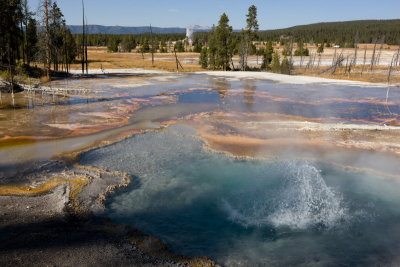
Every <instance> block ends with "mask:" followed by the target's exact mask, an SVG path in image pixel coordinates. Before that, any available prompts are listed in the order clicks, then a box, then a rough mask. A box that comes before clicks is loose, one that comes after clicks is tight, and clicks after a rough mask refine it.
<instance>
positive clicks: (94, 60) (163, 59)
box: [71, 47, 201, 72]
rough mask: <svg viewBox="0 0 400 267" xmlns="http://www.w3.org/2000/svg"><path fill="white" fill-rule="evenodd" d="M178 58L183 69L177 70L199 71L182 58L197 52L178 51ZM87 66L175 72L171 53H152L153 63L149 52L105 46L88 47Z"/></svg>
mask: <svg viewBox="0 0 400 267" xmlns="http://www.w3.org/2000/svg"><path fill="white" fill-rule="evenodd" d="M177 56H178V59H179V60H180V61H181V64H182V66H183V68H184V69H183V70H182V69H181V68H179V71H183V72H194V71H200V70H201V67H200V66H199V65H198V64H188V63H184V62H183V59H184V58H187V57H189V58H197V57H198V56H199V54H198V53H178V54H177ZM88 58H89V68H90V69H101V68H103V69H130V68H143V69H149V70H164V71H173V72H176V62H175V56H174V54H173V53H156V54H154V65H153V64H152V61H151V54H148V53H147V54H144V58H143V57H142V54H140V53H108V52H107V49H106V48H105V47H90V48H89V49H88ZM71 69H75V70H79V69H81V65H80V63H76V64H73V65H71Z"/></svg>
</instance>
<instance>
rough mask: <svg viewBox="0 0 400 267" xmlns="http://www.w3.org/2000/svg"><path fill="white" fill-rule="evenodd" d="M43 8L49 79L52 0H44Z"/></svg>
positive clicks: (48, 76)
mask: <svg viewBox="0 0 400 267" xmlns="http://www.w3.org/2000/svg"><path fill="white" fill-rule="evenodd" d="M42 8H43V22H44V46H45V57H46V58H45V62H46V63H45V69H46V76H47V79H50V68H51V40H50V23H49V21H50V1H49V0H44V1H43V3H42Z"/></svg>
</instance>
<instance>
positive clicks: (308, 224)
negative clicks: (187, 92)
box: [82, 126, 400, 266]
mask: <svg viewBox="0 0 400 267" xmlns="http://www.w3.org/2000/svg"><path fill="white" fill-rule="evenodd" d="M360 157H361V155H360ZM371 160H373V159H371ZM82 164H85V165H93V166H96V167H98V168H103V169H106V170H109V171H122V172H127V173H129V174H131V175H132V177H133V181H132V184H131V185H130V186H129V187H128V188H127V189H125V190H122V191H117V192H116V193H115V194H114V195H113V196H112V197H111V198H110V199H109V200H108V202H107V210H106V211H105V213H104V214H103V215H105V216H108V217H110V218H111V219H112V220H113V221H115V222H118V223H125V224H130V225H132V226H134V227H137V228H139V229H141V230H143V231H145V232H147V233H149V234H152V235H155V236H158V237H160V238H161V239H162V240H163V241H164V242H166V243H167V244H168V245H169V246H170V247H171V248H172V249H173V250H174V251H175V252H177V253H183V254H187V255H192V256H204V255H205V256H208V257H210V258H211V259H214V260H216V261H217V262H219V263H222V264H223V265H226V266H261V265H268V266H283V265H320V266H327V265H364V266H365V265H371V266H373V265H376V264H393V263H395V262H398V260H399V259H398V252H399V251H400V245H399V244H398V242H397V241H398V239H399V238H400V232H399V230H398V229H399V226H400V225H399V221H400V195H399V194H398V192H399V189H400V183H399V181H398V180H396V179H390V178H388V177H379V176H377V175H376V174H373V173H369V172H366V171H357V172H356V171H351V170H345V169H341V168H337V167H334V166H331V165H329V164H325V163H323V162H321V161H320V159H314V160H304V159H301V158H300V159H295V157H294V158H292V159H285V158H281V157H277V158H275V159H273V160H260V159H243V158H242V159H238V158H233V157H229V156H227V155H226V154H222V153H215V152H210V151H209V150H207V149H206V148H205V144H204V142H203V141H201V140H200V139H198V138H197V137H196V133H195V131H194V130H193V129H192V128H188V127H183V126H173V127H170V128H169V129H167V130H164V131H161V132H157V133H147V134H143V135H137V136H134V137H132V138H128V139H126V140H124V141H121V142H119V143H116V144H113V145H109V146H106V147H103V148H99V149H96V150H94V151H91V152H88V153H86V154H84V156H83V157H82Z"/></svg>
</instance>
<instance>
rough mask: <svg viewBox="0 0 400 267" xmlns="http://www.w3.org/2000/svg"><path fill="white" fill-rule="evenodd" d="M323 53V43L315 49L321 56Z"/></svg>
mask: <svg viewBox="0 0 400 267" xmlns="http://www.w3.org/2000/svg"><path fill="white" fill-rule="evenodd" d="M323 52H324V43H322V44H320V45H319V46H318V49H317V53H318V54H321V53H323Z"/></svg>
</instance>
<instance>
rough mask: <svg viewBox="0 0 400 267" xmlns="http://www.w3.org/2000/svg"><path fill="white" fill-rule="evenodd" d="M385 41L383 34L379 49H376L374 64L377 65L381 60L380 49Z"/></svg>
mask: <svg viewBox="0 0 400 267" xmlns="http://www.w3.org/2000/svg"><path fill="white" fill-rule="evenodd" d="M384 43H385V36H383V37H382V39H381V41H380V46H379V51H378V56H377V57H376V60H375V66H376V65H379V62H380V60H381V55H382V49H383V44H384Z"/></svg>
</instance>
